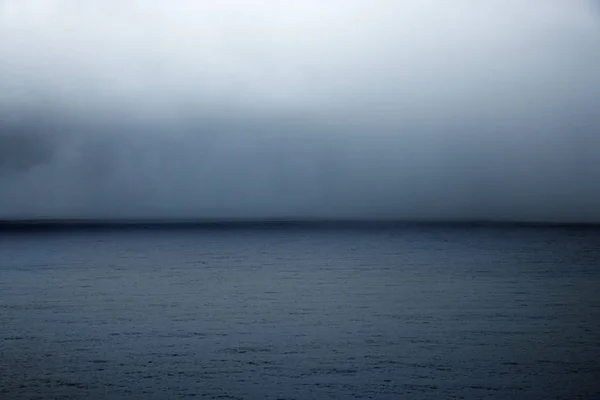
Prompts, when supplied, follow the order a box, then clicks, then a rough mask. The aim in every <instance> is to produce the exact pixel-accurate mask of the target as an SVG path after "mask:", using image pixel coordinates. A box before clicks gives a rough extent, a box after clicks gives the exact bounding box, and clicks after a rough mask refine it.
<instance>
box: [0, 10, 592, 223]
mask: <svg viewBox="0 0 600 400" xmlns="http://www.w3.org/2000/svg"><path fill="white" fill-rule="evenodd" d="M599 9H600V8H599V7H598V4H597V3H594V2H592V1H583V0H528V1H523V0H486V1H481V0H452V1H448V0H403V1H399V0H368V1H367V0H361V1H358V0H297V1H293V0H279V1H277V0H270V1H268V0H263V1H258V0H237V1H234V0H220V1H208V0H207V1H192V0H188V1H185V0H180V1H166V0H164V1H158V0H155V1H152V0H146V1H141V0H139V1H133V0H130V1H128V0H121V1H117V0H114V1H103V2H82V1H76V0H37V1H35V0H0V218H39V217H47V218H65V217H68V218H78V217H80V218H81V217H82V218H97V217H102V218H138V217H144V218H145V217H151V218H166V217H177V218H188V217H193V218H223V217H226V218H238V217H252V218H271V217H290V218H295V217H318V218H399V219H478V220H480V219H493V220H496V219H500V220H535V221H596V222H600V112H599V111H598V110H600V12H599Z"/></svg>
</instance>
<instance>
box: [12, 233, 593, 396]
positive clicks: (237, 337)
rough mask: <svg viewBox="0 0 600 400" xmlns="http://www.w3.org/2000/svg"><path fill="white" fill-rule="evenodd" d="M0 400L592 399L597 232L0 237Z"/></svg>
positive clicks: (162, 234) (115, 234) (140, 234)
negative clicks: (200, 399)
mask: <svg viewBox="0 0 600 400" xmlns="http://www.w3.org/2000/svg"><path fill="white" fill-rule="evenodd" d="M0 398H1V399H88V400H90V399H184V398H185V399H187V398H207V399H484V398H490V399H598V398H600V228H594V227H584V226H512V225H497V226H496V225H489V226H488V225H483V226H478V225H460V224H455V225H444V224H440V225H428V224H422V225H420V224H414V225H411V224H406V225H403V224H381V225H377V224H373V225H364V226H363V225H360V224H357V225H352V224H348V225H340V226H338V225H335V224H332V225H324V226H318V225H314V226H313V225H310V224H307V225H302V224H298V225H294V224H247V225H243V224H242V225H235V224H234V225H228V224H222V225H219V224H216V225H210V224H209V225H206V226H204V225H201V226H189V227H186V226H179V225H175V226H163V227H160V226H146V227H144V226H127V227H119V226H104V227H98V226H96V227H94V226H92V227H79V228H78V227H67V228H64V229H57V228H56V227H51V228H48V229H37V228H24V229H12V228H10V229H4V230H1V231H0Z"/></svg>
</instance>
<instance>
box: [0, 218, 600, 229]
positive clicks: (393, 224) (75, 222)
mask: <svg viewBox="0 0 600 400" xmlns="http://www.w3.org/2000/svg"><path fill="white" fill-rule="evenodd" d="M437 226H439V227H457V228H469V227H473V228H474V227H499V228H502V227H524V228H525V227H533V228H535V227H539V228H543V227H547V228H549V227H556V228H569V227H570V228H596V229H600V223H597V222H589V223H586V222H539V221H506V220H504V221H503V220H498V221H495V220H399V219H389V220H384V219H377V220H369V219H319V218H264V219H261V218H247V219H244V218H233V219H43V218H41V219H0V231H36V230H80V229H81V230H85V229H263V228H276V229H277V228H311V229H323V228H324V229H379V228H381V229H384V228H410V227H437Z"/></svg>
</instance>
